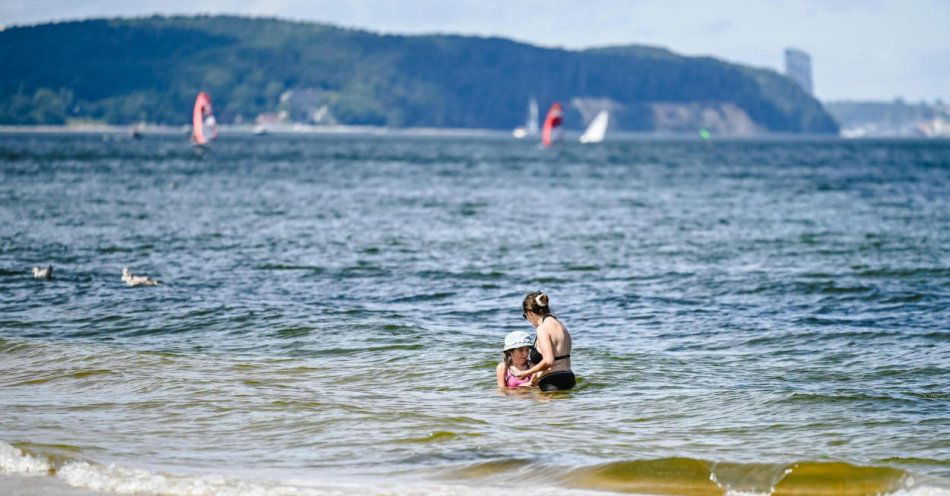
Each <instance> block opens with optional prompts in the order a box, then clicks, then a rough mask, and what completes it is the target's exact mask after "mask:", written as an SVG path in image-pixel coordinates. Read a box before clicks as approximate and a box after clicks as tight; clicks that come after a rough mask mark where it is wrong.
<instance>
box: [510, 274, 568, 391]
mask: <svg viewBox="0 0 950 496" xmlns="http://www.w3.org/2000/svg"><path fill="white" fill-rule="evenodd" d="M521 308H522V309H523V310H524V312H523V313H522V314H521V315H522V316H523V317H524V318H525V319H527V320H528V322H530V323H531V325H533V326H534V328H535V329H536V331H537V333H538V338H537V341H536V342H535V345H534V346H535V348H537V350H538V351H539V352H540V354H541V358H540V359H539V360H537V364H536V365H535V366H533V367H531V368H530V369H528V370H525V371H522V372H521V373H520V374H515V375H516V376H517V377H519V378H523V377H528V376H531V375H533V374H537V373H540V374H541V378H540V380H539V381H538V387H540V388H541V390H542V391H561V390H565V389H571V388H572V387H574V384H575V383H576V381H575V378H574V372H572V371H571V333H569V332H567V328H566V327H564V325H563V324H561V321H559V320H557V317H555V316H554V315H551V309H550V308H549V307H548V295H546V294H544V293H542V292H540V291H536V292H534V293H528V296H525V297H524V302H522V304H521Z"/></svg>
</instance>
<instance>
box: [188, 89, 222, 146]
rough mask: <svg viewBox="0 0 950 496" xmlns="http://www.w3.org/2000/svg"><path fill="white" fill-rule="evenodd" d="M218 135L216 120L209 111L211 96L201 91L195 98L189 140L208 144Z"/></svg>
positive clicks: (199, 144)
mask: <svg viewBox="0 0 950 496" xmlns="http://www.w3.org/2000/svg"><path fill="white" fill-rule="evenodd" d="M217 137H218V122H217V121H216V120H215V118H214V113H213V112H212V111H211V97H210V96H208V94H207V93H205V92H204V91H202V92H201V93H198V97H197V98H195V109H194V111H193V112H192V116H191V140H192V141H194V142H195V144H196V145H198V146H203V145H206V144H208V142H209V141H211V140H213V139H215V138H217Z"/></svg>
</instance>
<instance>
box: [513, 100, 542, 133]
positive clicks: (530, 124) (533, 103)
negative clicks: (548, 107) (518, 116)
mask: <svg viewBox="0 0 950 496" xmlns="http://www.w3.org/2000/svg"><path fill="white" fill-rule="evenodd" d="M511 134H512V135H513V136H514V137H515V138H518V139H521V138H524V137H526V136H534V135H536V134H538V101H537V100H536V99H534V97H532V98H531V100H529V101H528V120H527V121H526V122H525V125H524V126H522V127H517V128H515V130H514V131H512V132H511Z"/></svg>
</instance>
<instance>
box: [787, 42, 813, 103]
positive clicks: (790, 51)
mask: <svg viewBox="0 0 950 496" xmlns="http://www.w3.org/2000/svg"><path fill="white" fill-rule="evenodd" d="M785 75H786V76H787V77H788V78H789V79H791V80H792V81H795V82H796V83H798V85H799V86H801V87H802V89H804V90H805V91H806V92H807V93H808V94H809V95H814V94H815V91H814V88H813V87H812V83H811V56H809V55H808V53H807V52H805V51H803V50H799V49H797V48H786V49H785Z"/></svg>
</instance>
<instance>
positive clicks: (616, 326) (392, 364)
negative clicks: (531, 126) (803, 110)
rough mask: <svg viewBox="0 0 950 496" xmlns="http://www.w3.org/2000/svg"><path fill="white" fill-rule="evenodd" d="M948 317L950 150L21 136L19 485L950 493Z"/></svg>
mask: <svg viewBox="0 0 950 496" xmlns="http://www.w3.org/2000/svg"><path fill="white" fill-rule="evenodd" d="M47 264H52V265H53V266H54V277H53V279H51V280H37V279H33V278H32V274H31V272H30V270H31V267H33V266H46V265H47ZM123 267H129V268H130V269H131V270H132V271H133V272H135V273H137V274H141V275H146V276H149V277H152V278H155V279H158V280H159V281H160V285H158V286H155V287H134V288H133V287H128V286H126V285H125V284H124V283H123V282H122V281H121V280H120V275H121V271H122V269H123ZM535 290H543V291H545V292H546V293H548V294H549V295H550V299H551V305H552V308H553V310H554V312H555V313H556V314H557V315H558V317H559V318H560V319H561V321H562V322H563V323H564V324H565V325H566V326H567V328H568V329H569V330H570V331H571V334H572V336H573V339H574V350H573V351H572V364H573V367H574V369H575V372H576V373H577V375H578V377H579V381H578V387H577V388H576V389H574V390H573V391H570V392H567V393H558V394H543V393H539V392H537V391H530V392H522V393H520V394H505V393H502V392H499V391H498V390H497V388H496V387H495V378H494V368H495V364H496V363H497V362H498V361H499V359H500V358H501V352H500V350H501V347H502V343H503V338H504V336H505V334H507V333H508V332H510V331H512V330H525V331H532V329H531V328H530V326H529V325H528V323H527V322H526V321H525V320H523V319H522V317H521V306H520V305H521V300H522V298H523V297H524V295H525V294H527V293H528V292H530V291H535ZM948 329H950V142H947V141H841V140H834V139H827V140H793V141H788V140H785V141H782V140H774V141H768V140H759V141H715V140H713V141H711V142H701V141H691V140H624V141H614V142H607V143H603V144H598V145H589V146H583V145H579V144H572V143H564V144H561V145H560V146H556V147H553V148H551V149H539V148H538V147H537V145H536V144H535V143H534V142H529V141H516V140H511V139H508V138H502V137H497V138H492V137H481V138H463V137H456V138H425V137H405V136H309V135H308V136H265V137H251V136H240V137H239V136H224V137H222V138H221V139H219V140H218V141H216V142H215V143H214V144H213V145H212V146H211V147H210V149H203V150H202V149H197V150H196V149H194V148H193V147H192V146H190V145H189V144H188V143H187V141H186V140H185V139H184V138H181V137H178V136H164V137H163V136H146V137H145V138H144V139H141V140H131V139H124V138H121V137H116V136H109V135H106V136H99V135H40V134H36V135H31V134H19V135H2V136H0V474H2V475H0V493H4V494H6V493H10V494H115V493H118V494H132V493H135V494H138V493H143V494H148V493H158V494H169V495H211V494H262V495H291V494H303V495H324V494H341V495H350V494H354V495H355V494H420V495H426V494H463V495H464V494H473V495H474V494H512V493H530V494H588V493H597V492H603V491H619V492H627V493H634V494H723V495H725V494H728V495H739V494H742V495H766V494H774V495H813V494H841V495H852V494H854V495H857V494H914V495H924V494H948V493H950V490H948V488H950V485H948V481H950V330H948Z"/></svg>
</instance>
